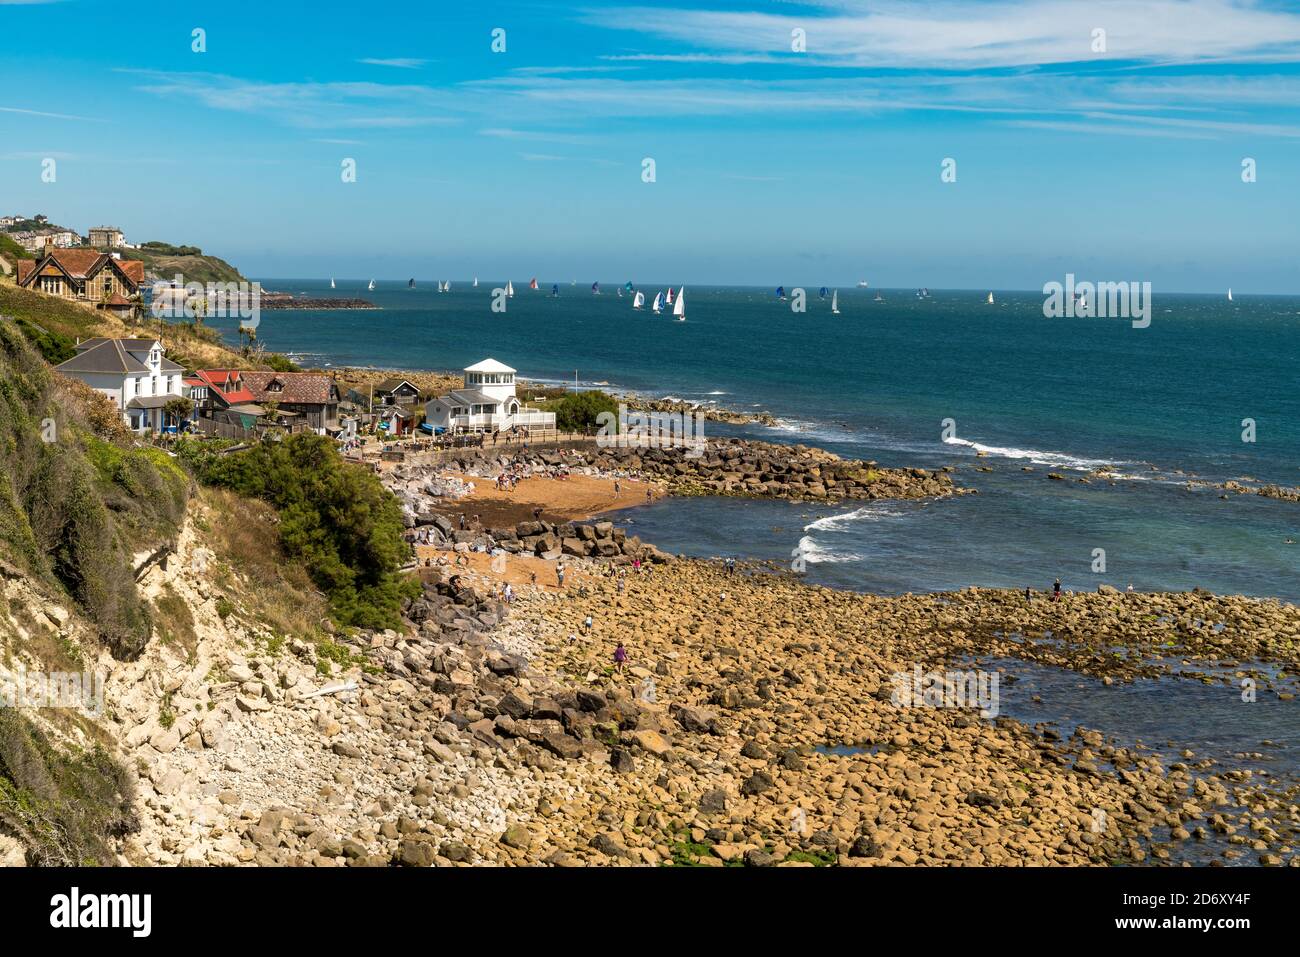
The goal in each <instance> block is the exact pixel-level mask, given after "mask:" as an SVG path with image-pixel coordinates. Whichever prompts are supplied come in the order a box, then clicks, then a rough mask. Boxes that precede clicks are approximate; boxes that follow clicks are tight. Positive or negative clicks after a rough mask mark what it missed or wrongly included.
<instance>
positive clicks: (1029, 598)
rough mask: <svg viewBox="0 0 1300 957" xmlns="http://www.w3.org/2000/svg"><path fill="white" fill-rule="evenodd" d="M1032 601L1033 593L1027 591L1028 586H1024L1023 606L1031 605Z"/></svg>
mask: <svg viewBox="0 0 1300 957" xmlns="http://www.w3.org/2000/svg"><path fill="white" fill-rule="evenodd" d="M1033 601H1034V593H1033V592H1032V591H1030V590H1029V586H1028V585H1026V586H1025V604H1026V605H1030V604H1033Z"/></svg>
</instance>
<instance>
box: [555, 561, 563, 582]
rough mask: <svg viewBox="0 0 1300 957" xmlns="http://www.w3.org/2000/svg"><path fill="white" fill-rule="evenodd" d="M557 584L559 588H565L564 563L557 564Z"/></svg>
mask: <svg viewBox="0 0 1300 957" xmlns="http://www.w3.org/2000/svg"><path fill="white" fill-rule="evenodd" d="M555 583H556V585H557V586H558V587H560V588H563V587H564V562H556V563H555Z"/></svg>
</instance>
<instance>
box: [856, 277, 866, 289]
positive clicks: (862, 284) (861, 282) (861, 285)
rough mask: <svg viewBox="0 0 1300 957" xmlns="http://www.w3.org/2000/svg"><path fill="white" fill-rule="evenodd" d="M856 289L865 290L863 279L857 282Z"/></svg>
mask: <svg viewBox="0 0 1300 957" xmlns="http://www.w3.org/2000/svg"><path fill="white" fill-rule="evenodd" d="M858 288H859V289H866V288H867V281H866V280H865V279H859V280H858Z"/></svg>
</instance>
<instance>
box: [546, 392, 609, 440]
mask: <svg viewBox="0 0 1300 957" xmlns="http://www.w3.org/2000/svg"><path fill="white" fill-rule="evenodd" d="M602 412H609V413H611V414H613V415H617V414H618V401H617V400H616V399H615V398H614V397H613V396H611V395H607V394H606V393H604V392H601V391H599V390H597V389H592V390H590V391H587V392H570V393H568V394H567V395H565V396H564V398H562V399H561V400H560V402H559V404H558V405H557V406H556V407H555V425H556V428H558V429H559V430H560V431H562V432H582V431H584V430H586V429H590V428H595V427H596V425H597V424H598V423H597V418H598V417H599V416H600V414H601V413H602Z"/></svg>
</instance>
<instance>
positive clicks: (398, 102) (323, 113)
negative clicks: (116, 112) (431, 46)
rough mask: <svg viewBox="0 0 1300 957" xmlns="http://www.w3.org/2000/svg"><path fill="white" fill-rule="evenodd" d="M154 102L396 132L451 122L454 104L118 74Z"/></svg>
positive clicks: (377, 88) (394, 93)
mask: <svg viewBox="0 0 1300 957" xmlns="http://www.w3.org/2000/svg"><path fill="white" fill-rule="evenodd" d="M122 72H126V73H134V74H137V75H139V76H140V77H141V78H142V82H141V85H140V86H139V87H137V89H139V90H140V91H141V92H144V93H150V94H153V95H155V96H161V97H167V98H172V99H179V100H185V101H189V102H193V103H198V104H200V105H202V106H206V107H210V108H212V109H217V110H230V111H234V112H239V113H248V114H254V115H259V116H266V117H270V118H273V119H276V120H279V121H281V122H283V123H285V124H287V125H290V126H297V127H303V128H309V129H340V128H349V127H351V128H370V129H373V128H399V127H419V126H430V125H437V124H446V123H454V122H457V119H456V118H455V117H454V116H452V115H449V114H450V113H452V112H454V109H455V102H454V97H453V96H452V94H451V93H450V91H448V90H446V89H441V88H437V87H429V86H419V85H411V84H386V83H355V82H339V83H317V82H300V83H275V82H265V81H256V80H245V79H241V78H239V77H233V76H225V75H221V74H214V73H166V72H162V71H153V70H124V71H122Z"/></svg>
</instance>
